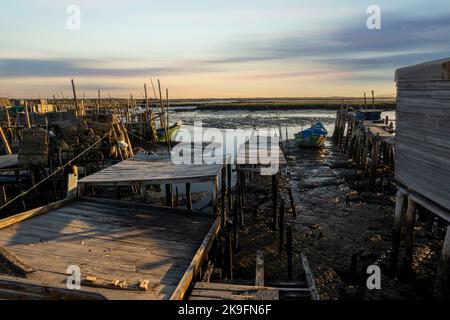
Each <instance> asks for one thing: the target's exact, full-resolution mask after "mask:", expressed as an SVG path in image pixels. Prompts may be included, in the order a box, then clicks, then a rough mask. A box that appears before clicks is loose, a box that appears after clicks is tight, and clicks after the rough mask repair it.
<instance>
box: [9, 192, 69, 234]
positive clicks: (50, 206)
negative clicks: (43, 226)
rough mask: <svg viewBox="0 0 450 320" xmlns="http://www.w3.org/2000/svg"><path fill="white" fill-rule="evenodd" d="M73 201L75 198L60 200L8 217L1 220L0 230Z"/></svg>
mask: <svg viewBox="0 0 450 320" xmlns="http://www.w3.org/2000/svg"><path fill="white" fill-rule="evenodd" d="M74 200H75V198H72V199H63V200H60V201H57V202H53V203H51V204H48V205H45V206H42V207H38V208H35V209H31V210H28V211H25V212H22V213H19V214H16V215H14V216H11V217H8V218H4V219H1V220H0V229H2V228H6V227H8V226H10V225H13V224H15V223H17V222H20V221H22V220H25V219H29V218H32V217H34V216H37V215H40V214H44V213H47V212H50V211H52V210H54V209H57V208H61V207H63V206H65V205H67V204H69V203H71V202H72V201H74Z"/></svg>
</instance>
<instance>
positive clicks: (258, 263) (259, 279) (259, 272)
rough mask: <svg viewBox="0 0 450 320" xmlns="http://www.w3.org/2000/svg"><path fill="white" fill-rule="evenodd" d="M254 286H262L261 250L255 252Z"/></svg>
mask: <svg viewBox="0 0 450 320" xmlns="http://www.w3.org/2000/svg"><path fill="white" fill-rule="evenodd" d="M255 278H256V279H255V286H257V287H264V253H263V251H262V250H258V251H257V252H256V277H255Z"/></svg>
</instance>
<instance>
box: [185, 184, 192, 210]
mask: <svg viewBox="0 0 450 320" xmlns="http://www.w3.org/2000/svg"><path fill="white" fill-rule="evenodd" d="M186 205H187V209H188V210H192V197H191V184H190V183H186Z"/></svg>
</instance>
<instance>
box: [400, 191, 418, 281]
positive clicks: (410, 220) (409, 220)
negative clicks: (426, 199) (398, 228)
mask: <svg viewBox="0 0 450 320" xmlns="http://www.w3.org/2000/svg"><path fill="white" fill-rule="evenodd" d="M415 219H416V203H415V202H414V200H413V199H412V198H411V197H408V208H407V210H406V216H405V256H404V258H403V276H405V277H406V278H408V279H409V278H410V277H411V275H412V262H413V253H414V224H415Z"/></svg>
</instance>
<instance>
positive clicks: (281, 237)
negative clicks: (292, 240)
mask: <svg viewBox="0 0 450 320" xmlns="http://www.w3.org/2000/svg"><path fill="white" fill-rule="evenodd" d="M283 242H284V199H283V198H281V199H280V243H279V248H278V251H279V253H282V252H283Z"/></svg>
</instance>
